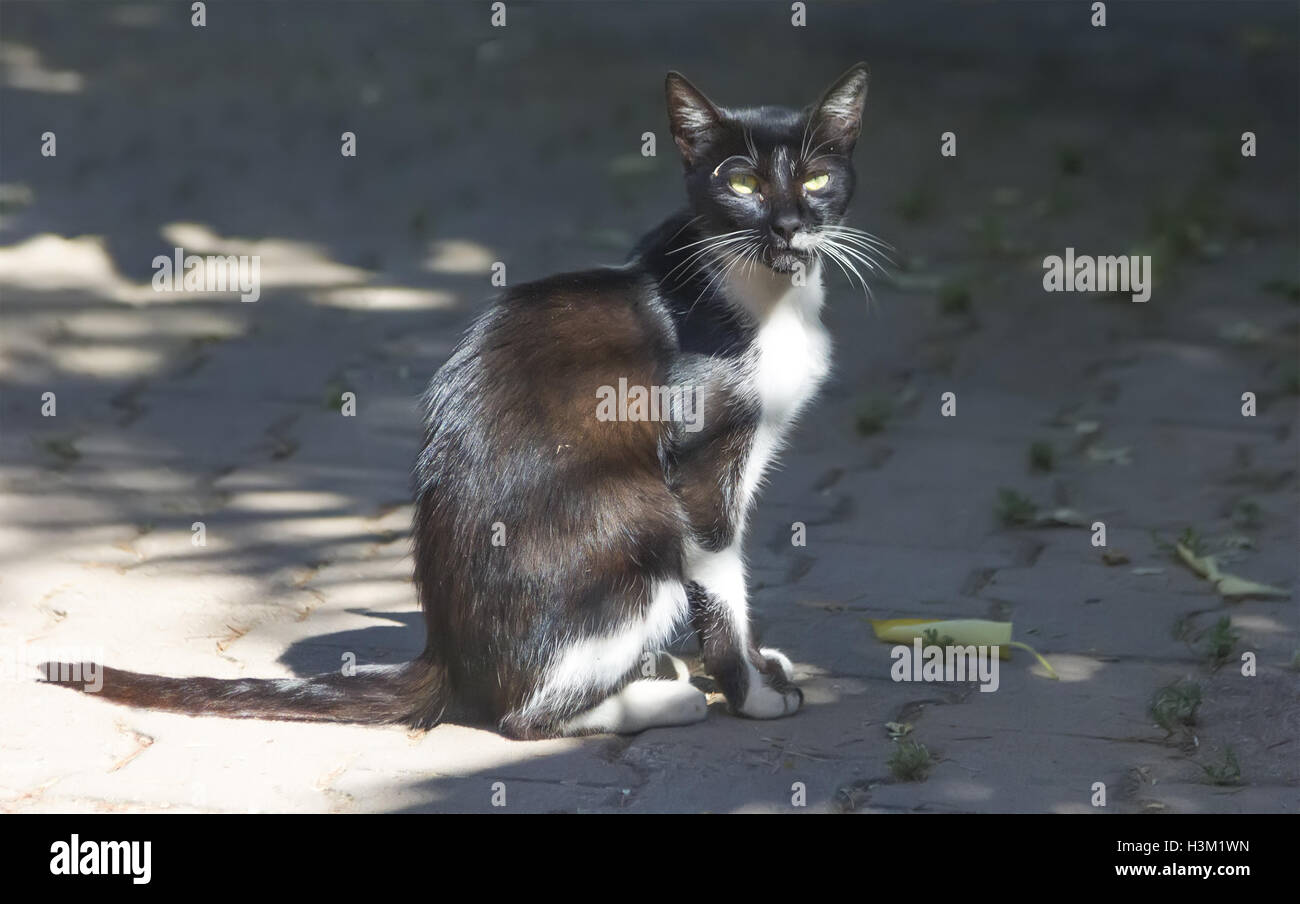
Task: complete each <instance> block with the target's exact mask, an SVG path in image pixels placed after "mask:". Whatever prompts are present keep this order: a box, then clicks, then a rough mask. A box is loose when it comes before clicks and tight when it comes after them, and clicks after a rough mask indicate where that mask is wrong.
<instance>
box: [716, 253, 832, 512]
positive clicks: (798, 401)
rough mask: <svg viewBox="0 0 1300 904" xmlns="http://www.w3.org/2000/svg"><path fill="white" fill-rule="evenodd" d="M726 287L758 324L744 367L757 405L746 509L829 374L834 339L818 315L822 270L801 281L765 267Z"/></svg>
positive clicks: (746, 479) (744, 491)
mask: <svg viewBox="0 0 1300 904" xmlns="http://www.w3.org/2000/svg"><path fill="white" fill-rule="evenodd" d="M728 289H729V292H728V296H729V297H730V298H731V299H733V300H734V301H735V302H738V303H739V304H741V305H743V306H744V307H745V309H746V310H747V311H749V313H750V314H751V315H752V316H753V317H754V319H755V320H756V322H757V324H758V333H757V335H756V336H755V338H754V343H753V346H752V348H751V350H750V354H749V359H748V361H747V362H746V368H745V374H746V381H747V383H748V385H747V387H746V389H747V390H748V391H749V392H750V393H752V396H753V398H754V400H755V401H756V402H757V403H758V407H759V422H758V429H757V431H756V433H755V436H754V444H753V448H752V449H751V451H750V454H749V459H748V461H747V463H746V466H745V474H744V479H743V481H742V487H741V500H742V508H744V509H748V507H749V505H750V503H752V502H753V499H754V495H755V493H756V492H757V490H758V487H759V485H760V484H761V483H762V480H763V475H764V473H766V471H767V469H768V467H769V465H771V463H772V461H773V459H774V458H775V456H776V454H777V452H779V451H780V448H781V446H782V444H783V443H784V441H785V437H786V434H787V432H788V430H789V428H790V425H791V424H792V423H793V422H794V419H795V418H796V417H797V416H798V414H799V412H800V411H801V410H802V409H803V407H804V405H806V404H807V402H808V401H809V399H811V398H812V397H813V395H814V394H815V393H816V392H817V389H818V388H819V387H820V386H821V384H822V381H823V380H825V379H826V375H827V373H828V372H829V371H830V355H831V343H830V337H829V336H827V334H826V330H825V328H824V327H823V326H822V324H821V319H820V314H821V307H822V303H823V300H824V297H825V293H824V290H823V288H822V283H821V272H820V270H819V269H814V270H813V271H812V272H811V273H809V274H808V276H807V279H806V281H805V284H804V285H801V286H799V285H793V284H792V282H791V280H790V278H789V276H786V275H783V274H777V273H773V272H771V271H770V270H766V269H764V271H763V272H762V273H754V274H750V275H748V276H745V277H737V278H736V280H734V281H733V282H732V283H731V284H730V285H729V286H728Z"/></svg>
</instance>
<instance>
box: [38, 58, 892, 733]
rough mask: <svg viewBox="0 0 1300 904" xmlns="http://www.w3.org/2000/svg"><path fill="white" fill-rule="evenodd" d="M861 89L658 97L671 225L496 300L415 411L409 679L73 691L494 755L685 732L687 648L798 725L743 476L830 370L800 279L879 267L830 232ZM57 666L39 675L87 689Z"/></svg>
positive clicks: (736, 687)
mask: <svg viewBox="0 0 1300 904" xmlns="http://www.w3.org/2000/svg"><path fill="white" fill-rule="evenodd" d="M867 85H868V71H867V67H866V65H865V64H862V63H859V64H857V65H855V66H853V67H851V68H850V69H849V70H848V71H846V72H845V73H844V74H843V75H841V76H840V77H839V78H838V79H837V80H836V81H835V82H834V83H833V84H832V86H831V87H830V89H829V90H828V91H827V92H826V93H825V94H824V95H823V96H822V98H821V100H820V101H818V102H817V103H816V104H814V105H812V106H811V107H809V108H807V109H805V110H802V111H796V110H791V109H785V108H779V107H767V106H765V107H756V108H736V109H727V108H724V107H720V106H718V105H716V104H714V103H713V102H712V101H710V100H709V99H708V98H707V97H706V96H705V95H704V94H702V93H701V92H700V91H699V90H698V89H696V88H695V87H694V86H693V85H692V84H691V83H690V82H688V81H687V80H686V79H685V78H684V77H683V76H681V75H679V74H678V73H676V72H670V73H669V74H668V76H667V79H666V95H667V101H668V114H669V123H670V127H671V133H672V137H673V141H674V143H675V144H676V147H677V149H678V151H679V152H680V156H681V160H682V164H683V168H684V174H685V184H686V195H687V199H688V204H687V207H686V209H685V210H683V211H682V212H681V213H678V214H676V215H674V216H672V217H670V218H669V219H668V220H666V221H665V222H664V223H662V224H661V225H659V226H658V227H657V228H656V229H654V230H653V231H651V232H650V233H648V234H647V235H646V236H645V237H644V238H642V239H641V241H640V242H639V243H638V244H637V246H636V247H635V249H634V250H633V252H632V255H631V257H630V258H629V259H628V261H627V262H626V263H625V264H623V265H621V266H616V267H605V268H600V269H594V270H589V271H585V272H578V273H566V274H562V275H558V276H551V277H549V278H545V279H541V280H539V281H536V282H532V283H528V284H524V285H520V286H517V287H515V288H511V289H508V290H506V291H504V292H503V293H502V295H501V297H500V298H499V299H498V300H497V302H496V303H495V304H494V305H493V306H492V307H491V308H489V309H488V310H487V311H486V312H485V313H484V314H483V315H482V316H481V317H479V318H478V320H477V321H476V322H475V323H474V324H473V325H472V326H471V327H470V328H469V330H468V331H467V333H466V335H465V336H464V337H463V339H462V340H461V342H460V343H459V345H458V346H457V347H456V349H455V350H454V352H453V353H452V355H451V357H450V358H449V359H448V361H447V362H446V363H445V364H444V365H443V367H442V368H441V369H440V370H439V371H438V372H437V374H436V375H435V376H434V378H433V380H432V382H431V384H430V386H429V389H428V391H427V393H426V394H425V397H424V400H423V408H424V416H425V436H424V445H423V448H422V450H421V451H420V453H419V455H418V457H417V460H416V463H415V467H414V474H413V476H414V485H415V509H414V525H413V551H414V560H415V582H416V586H417V588H418V591H419V597H420V603H421V606H422V608H423V611H424V615H425V619H426V622H427V632H428V639H427V645H426V647H425V649H424V652H423V653H421V655H420V656H419V657H418V658H416V659H414V660H412V661H411V662H408V663H405V664H402V665H396V666H363V667H360V668H358V669H357V670H356V673H355V674H354V675H344V674H325V675H319V676H315V677H311V678H295V679H237V680H222V679H215V678H169V677H163V676H158V675H145V674H139V673H135V672H127V671H122V670H119V669H112V668H103V669H102V672H100V675H101V677H100V679H99V680H100V681H102V687H101V688H100V689H99V691H98V693H99V695H100V696H102V697H104V698H105V699H107V700H111V701H114V702H117V703H123V704H128V705H132V706H140V707H147V708H151V709H159V710H169V711H173V712H181V713H188V714H193V715H217V716H226V717H237V718H263V719H284V720H305V721H337V722H358V723H371V724H385V723H389V724H404V725H408V726H411V727H415V728H421V729H423V728H430V727H432V726H434V725H436V724H438V723H440V722H443V721H460V722H467V723H472V724H487V725H494V726H495V727H496V729H497V730H498V731H500V732H501V733H502V734H504V735H506V736H507V737H511V738H518V739H534V738H549V737H561V736H577V735H585V734H592V733H602V732H615V733H633V732H639V731H641V730H643V729H646V728H650V727H653V726H666V725H684V724H687V723H692V722H696V721H699V720H702V719H704V718H705V717H706V714H707V703H706V696H705V694H704V693H703V692H702V691H700V690H699V689H697V688H696V687H695V686H694V685H693V684H692V683H691V682H690V680H689V674H688V672H687V670H686V667H685V666H684V665H683V664H682V663H681V661H680V660H678V659H677V658H676V657H673V656H670V655H668V654H666V653H661V652H660V651H661V650H662V649H663V648H665V647H666V646H667V645H669V643H670V642H671V641H673V640H674V639H675V638H676V637H678V636H679V634H680V632H682V631H683V630H685V629H687V628H691V629H694V631H695V632H696V634H697V635H698V638H699V641H700V647H701V659H702V662H703V667H704V669H705V671H707V672H708V674H709V675H711V676H712V678H713V679H714V681H715V682H716V684H717V686H718V687H719V688H720V690H721V691H722V693H723V694H724V696H725V697H726V700H727V702H728V704H729V706H730V707H731V709H732V710H733V711H734V712H735V713H738V714H739V715H741V716H747V717H751V718H755V719H771V718H777V717H782V716H789V715H791V714H793V713H794V712H796V711H797V710H798V709H799V708H800V706H801V705H802V703H803V694H802V692H801V691H800V690H799V688H798V687H797V686H796V685H795V683H794V680H793V677H794V676H793V668H792V665H791V662H790V660H789V658H787V657H786V656H785V655H784V654H782V653H781V652H780V651H778V650H775V649H769V648H760V647H759V646H758V645H757V641H756V638H755V636H754V631H753V629H752V627H751V624H750V620H749V611H748V599H747V594H746V578H745V565H744V559H743V555H742V546H743V542H744V538H745V528H746V521H747V517H748V514H749V512H750V510H751V508H752V507H753V505H754V501H755V498H756V496H757V493H758V489H759V486H760V484H761V483H762V481H763V477H764V473H765V471H766V470H767V468H768V467H769V466H770V465H771V464H772V462H773V459H774V458H775V456H776V455H777V453H778V451H779V450H780V449H781V447H782V445H783V443H784V442H785V440H786V438H787V436H788V433H789V431H790V428H791V425H792V423H793V422H794V420H795V418H796V417H797V416H798V415H799V413H800V412H801V411H802V410H803V409H804V408H805V406H806V404H807V403H808V401H809V400H810V399H811V398H812V396H813V395H814V394H815V392H816V391H817V389H818V387H819V386H820V385H821V383H822V382H823V381H824V379H825V378H826V376H827V373H828V370H829V366H830V365H829V362H830V345H831V343H830V339H829V337H828V335H827V333H826V331H825V329H824V328H823V327H822V325H821V322H820V311H821V308H822V305H823V298H824V289H823V279H824V277H825V276H826V274H825V273H824V272H823V264H824V263H826V262H831V263H835V264H836V265H837V266H838V267H840V268H841V269H843V270H844V271H845V273H846V275H848V274H850V273H851V274H853V275H854V276H858V278H859V279H861V277H860V276H859V272H858V270H857V268H856V267H855V266H854V264H855V262H857V263H861V264H865V265H867V266H868V267H874V264H875V262H877V260H878V256H877V254H876V252H877V251H878V250H879V248H880V246H879V244H878V241H877V240H876V239H874V238H873V237H871V236H870V235H868V234H867V233H864V232H861V231H859V230H853V229H849V228H848V227H845V226H843V225H842V223H843V219H844V215H845V212H846V209H847V207H848V204H849V200H850V198H851V197H852V195H853V191H854V185H855V171H854V167H853V163H852V159H851V155H852V152H853V149H854V145H855V144H856V142H857V139H858V137H859V133H860V130H861V125H862V114H863V107H864V104H865V100H866V93H867ZM863 288H864V289H865V288H866V284H865V281H863ZM620 381H622V382H620ZM613 386H620V387H633V390H630V391H627V393H626V395H628V396H632V395H636V396H638V397H641V398H643V397H644V395H645V393H647V392H649V391H652V390H653V389H655V388H661V387H665V386H668V387H676V388H677V389H679V390H684V391H685V392H686V393H687V394H688V395H690V397H691V398H693V399H695V400H696V401H697V403H698V410H697V412H696V413H697V414H702V415H703V416H702V417H701V418H699V419H698V422H696V423H694V424H693V428H694V429H686V425H685V424H684V420H685V419H684V418H683V416H682V414H683V407H684V406H683V405H682V404H681V400H682V396H681V395H680V394H679V395H678V396H677V397H675V398H676V399H677V402H675V403H674V402H671V401H670V402H668V403H666V405H665V406H663V407H662V408H661V409H660V411H659V412H658V414H659V417H658V419H657V420H654V419H651V418H649V417H647V416H645V413H644V411H643V410H641V409H642V408H644V406H638V405H637V404H636V402H635V401H634V402H631V403H627V399H624V403H626V406H625V407H626V408H627V409H628V410H627V411H626V412H623V415H635V416H620V417H616V418H610V417H598V416H597V407H598V404H599V400H600V399H601V397H602V391H607V390H608V389H609V387H613ZM602 388H604V389H603V390H602ZM638 388H639V389H641V392H640V393H637V392H635V390H636V389H638ZM667 398H670V399H671V398H674V397H672V396H668V397H667ZM665 409H666V410H665ZM70 667H71V665H70V664H68V663H46V664H45V665H44V666H43V667H42V668H43V670H44V677H45V678H46V679H48V680H51V681H54V682H55V683H60V684H64V685H66V686H70V687H73V688H75V689H79V690H83V689H84V690H88V691H89V690H91V688H90V687H88V686H85V685H84V682H79V681H77V680H74V679H73V678H71V677H69V676H70V675H73V674H77V675H79V674H81V673H80V672H76V673H73V672H70V671H69V669H70Z"/></svg>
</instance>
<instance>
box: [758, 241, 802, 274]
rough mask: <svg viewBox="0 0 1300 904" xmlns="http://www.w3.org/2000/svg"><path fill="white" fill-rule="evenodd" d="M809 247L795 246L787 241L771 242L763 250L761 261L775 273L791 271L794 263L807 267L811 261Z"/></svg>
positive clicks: (794, 265)
mask: <svg viewBox="0 0 1300 904" xmlns="http://www.w3.org/2000/svg"><path fill="white" fill-rule="evenodd" d="M812 258H813V253H812V250H811V249H804V248H797V247H794V246H793V245H791V244H788V243H784V242H782V243H780V244H777V243H773V244H770V245H768V246H767V248H766V249H765V250H764V252H763V263H765V264H767V266H768V267H770V268H771V269H772V270H774V271H776V272H777V273H791V272H793V271H794V269H795V267H796V265H797V266H802V267H803V268H805V269H807V267H808V265H809V264H810V263H812Z"/></svg>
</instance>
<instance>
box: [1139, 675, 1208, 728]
mask: <svg viewBox="0 0 1300 904" xmlns="http://www.w3.org/2000/svg"><path fill="white" fill-rule="evenodd" d="M1200 706H1201V686H1200V685H1199V684H1197V683H1196V682H1194V681H1177V682H1174V683H1173V684H1171V685H1169V686H1168V687H1162V688H1160V690H1158V691H1156V693H1155V696H1154V697H1153V698H1152V699H1151V717H1152V718H1153V719H1155V720H1156V724H1157V725H1159V726H1160V727H1161V728H1163V729H1164V730H1165V733H1166V734H1173V733H1174V732H1176V731H1180V730H1182V729H1184V728H1190V727H1191V726H1193V725H1195V724H1196V711H1197V710H1198V709H1199V708H1200Z"/></svg>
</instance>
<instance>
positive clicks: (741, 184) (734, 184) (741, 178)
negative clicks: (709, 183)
mask: <svg viewBox="0 0 1300 904" xmlns="http://www.w3.org/2000/svg"><path fill="white" fill-rule="evenodd" d="M727 185H729V186H731V190H732V191H734V192H735V193H736V194H738V195H752V194H753V193H754V192H756V191H758V180H757V179H755V178H754V177H753V176H751V175H750V174H749V173H732V174H731V176H730V177H729V178H728V179H727Z"/></svg>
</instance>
